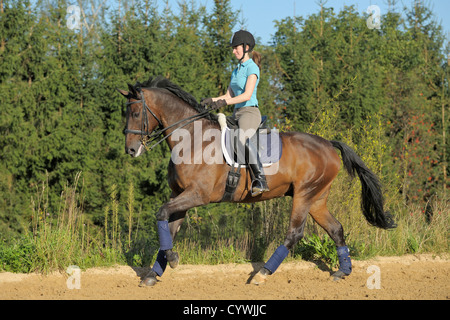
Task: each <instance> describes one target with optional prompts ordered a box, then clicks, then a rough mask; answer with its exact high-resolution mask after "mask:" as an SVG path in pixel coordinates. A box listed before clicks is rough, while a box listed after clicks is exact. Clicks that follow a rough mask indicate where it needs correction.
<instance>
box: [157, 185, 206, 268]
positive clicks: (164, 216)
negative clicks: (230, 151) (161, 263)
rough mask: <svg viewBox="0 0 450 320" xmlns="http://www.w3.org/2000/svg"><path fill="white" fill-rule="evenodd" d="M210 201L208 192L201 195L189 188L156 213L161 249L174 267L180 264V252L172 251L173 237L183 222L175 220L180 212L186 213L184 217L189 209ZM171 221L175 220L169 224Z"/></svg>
mask: <svg viewBox="0 0 450 320" xmlns="http://www.w3.org/2000/svg"><path fill="white" fill-rule="evenodd" d="M208 202H209V197H208V195H207V194H206V193H205V194H203V196H201V193H200V192H198V191H192V189H191V190H189V189H187V190H185V191H184V192H182V193H181V194H180V195H178V196H177V197H175V198H172V199H171V200H170V201H169V202H167V203H166V204H164V205H163V206H162V207H161V208H160V209H159V211H158V213H157V214H156V219H157V220H158V221H157V227H158V235H159V246H160V250H162V251H164V252H165V256H166V258H167V262H169V265H170V266H171V267H172V268H174V267H176V266H177V265H178V254H177V253H176V252H173V251H172V249H173V238H174V237H175V234H176V233H177V232H178V228H179V226H180V224H181V222H182V221H181V222H180V223H176V222H175V221H178V220H179V214H180V213H184V214H183V218H184V215H185V214H186V211H187V210H189V209H191V208H194V207H198V206H201V205H205V204H207V203H208ZM169 221H174V222H173V223H172V222H171V223H170V224H171V225H169Z"/></svg>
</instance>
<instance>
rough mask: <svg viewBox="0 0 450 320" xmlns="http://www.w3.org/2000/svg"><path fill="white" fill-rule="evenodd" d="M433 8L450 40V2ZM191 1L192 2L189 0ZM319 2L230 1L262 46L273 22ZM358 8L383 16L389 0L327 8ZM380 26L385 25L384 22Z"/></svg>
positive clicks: (348, 0) (206, 1) (173, 2)
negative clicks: (377, 10) (374, 10)
mask: <svg viewBox="0 0 450 320" xmlns="http://www.w3.org/2000/svg"><path fill="white" fill-rule="evenodd" d="M414 1H415V0H398V1H397V4H396V7H395V11H396V12H403V7H405V6H406V7H408V8H411V7H412V6H413V4H414ZM421 1H423V2H424V3H425V4H427V6H429V7H431V8H432V10H433V13H434V14H435V18H436V20H437V21H438V22H439V23H440V24H441V25H442V26H443V28H444V33H445V34H446V35H447V39H450V1H449V0H421ZM188 2H189V0H188ZM195 2H196V3H197V4H201V5H206V7H207V9H208V10H210V9H211V8H212V7H213V1H212V0H196V1H195ZM157 3H158V6H159V7H160V8H161V7H164V2H163V1H162V0H158V1H157ZM317 3H318V1H317V0H231V5H232V8H233V9H235V10H241V14H240V16H239V18H240V19H244V20H245V26H246V27H247V29H248V31H250V32H252V33H253V34H254V35H255V36H256V37H260V38H261V42H262V43H263V44H268V43H269V41H270V39H271V36H272V35H273V34H274V33H275V23H274V20H281V19H284V18H286V17H288V16H293V15H294V7H295V15H296V16H303V17H307V16H309V15H311V14H313V13H317V12H319V9H320V7H319V5H318V4H317ZM169 5H170V7H171V9H172V10H173V11H174V12H176V11H177V9H178V0H169ZM345 5H347V6H350V5H355V7H356V8H357V11H358V12H359V13H360V14H362V13H363V12H366V10H367V8H368V7H369V6H370V5H377V6H379V7H380V13H381V15H383V14H385V13H386V12H387V11H388V4H387V1H386V0H361V1H355V0H328V1H327V3H326V4H325V7H333V8H334V9H335V12H339V11H340V10H341V9H343V8H344V6H345ZM381 23H383V22H382V21H381Z"/></svg>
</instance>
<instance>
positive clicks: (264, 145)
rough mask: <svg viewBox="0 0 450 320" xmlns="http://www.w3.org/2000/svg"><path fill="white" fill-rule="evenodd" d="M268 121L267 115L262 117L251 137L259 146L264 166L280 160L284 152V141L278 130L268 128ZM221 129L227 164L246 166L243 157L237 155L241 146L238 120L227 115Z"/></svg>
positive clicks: (223, 150)
mask: <svg viewBox="0 0 450 320" xmlns="http://www.w3.org/2000/svg"><path fill="white" fill-rule="evenodd" d="M219 117H220V115H219ZM222 121H223V120H222ZM266 121H267V116H263V117H261V123H260V125H259V127H258V129H257V130H256V133H255V134H254V135H253V137H252V138H251V142H252V143H253V144H254V145H256V146H257V148H258V153H259V157H260V159H261V163H262V164H263V167H267V166H270V165H272V164H274V163H276V162H278V161H279V160H280V158H281V152H282V143H281V138H280V135H279V132H278V130H271V129H270V128H268V127H267V124H266ZM219 122H220V121H219ZM221 129H222V137H221V146H222V152H223V155H224V158H225V160H226V162H227V164H228V165H230V166H238V165H240V166H241V167H244V168H245V167H246V165H245V163H244V162H243V161H241V157H237V150H236V149H237V147H239V144H238V134H239V130H238V129H239V127H238V124H237V121H236V120H235V119H234V118H233V117H226V127H222V128H221Z"/></svg>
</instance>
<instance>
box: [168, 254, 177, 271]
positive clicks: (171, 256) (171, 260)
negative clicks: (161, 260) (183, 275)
mask: <svg viewBox="0 0 450 320" xmlns="http://www.w3.org/2000/svg"><path fill="white" fill-rule="evenodd" d="M166 258H167V262H169V266H170V267H171V268H172V269H175V268H176V267H178V264H179V262H180V257H179V255H178V252H171V253H170V254H167V255H166Z"/></svg>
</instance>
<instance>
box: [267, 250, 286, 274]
mask: <svg viewBox="0 0 450 320" xmlns="http://www.w3.org/2000/svg"><path fill="white" fill-rule="evenodd" d="M288 254H289V249H288V248H286V246H284V245H281V246H279V247H278V248H277V250H275V252H274V253H273V254H272V256H271V257H270V259H269V261H267V262H266V264H265V265H264V268H266V269H267V270H269V271H270V272H272V273H274V272H275V271H276V270H277V269H278V267H279V266H280V264H281V263H282V262H283V260H284V259H285V258H286V257H287V255H288Z"/></svg>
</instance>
